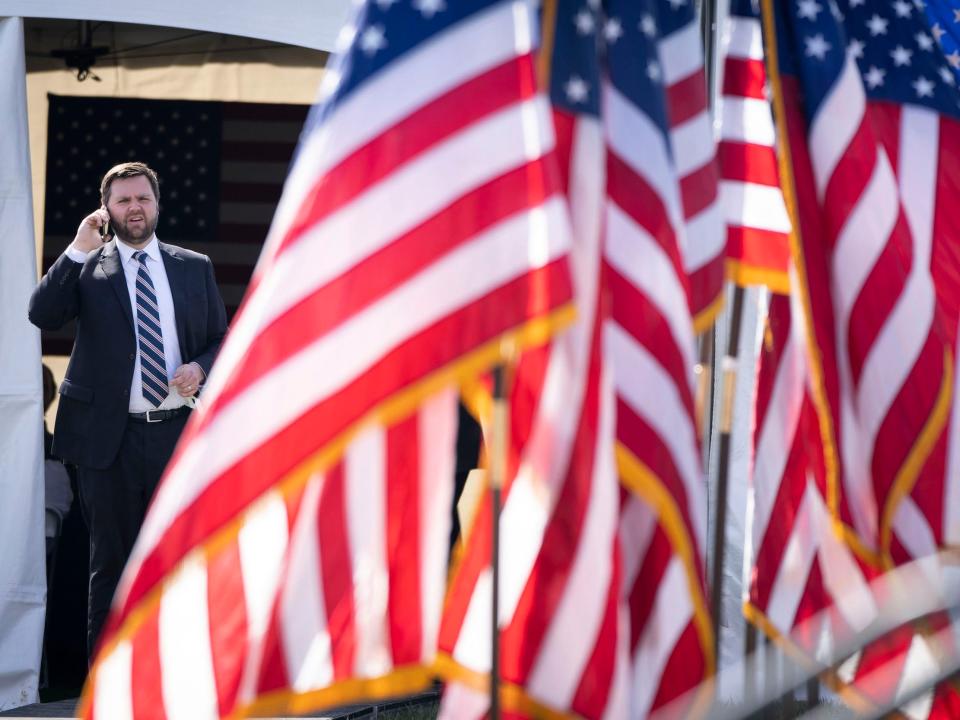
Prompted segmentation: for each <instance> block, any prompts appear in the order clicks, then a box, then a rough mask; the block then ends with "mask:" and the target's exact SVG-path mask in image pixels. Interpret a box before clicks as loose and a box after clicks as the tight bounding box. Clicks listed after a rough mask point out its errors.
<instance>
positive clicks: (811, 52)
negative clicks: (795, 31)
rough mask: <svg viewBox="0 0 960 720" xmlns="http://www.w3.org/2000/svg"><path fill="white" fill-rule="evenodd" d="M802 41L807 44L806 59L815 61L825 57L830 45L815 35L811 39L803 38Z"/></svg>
mask: <svg viewBox="0 0 960 720" xmlns="http://www.w3.org/2000/svg"><path fill="white" fill-rule="evenodd" d="M803 41H804V42H805V43H806V44H807V57H815V58H816V59H817V60H823V59H824V58H826V57H827V51H829V50H830V43H828V42H827V41H826V40H824V39H823V35H822V34H820V33H817V34H816V35H814V36H813V37H807V38H804V39H803Z"/></svg>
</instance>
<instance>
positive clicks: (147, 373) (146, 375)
mask: <svg viewBox="0 0 960 720" xmlns="http://www.w3.org/2000/svg"><path fill="white" fill-rule="evenodd" d="M142 357H149V356H148V355H146V354H144V355H143V356H142ZM140 373H141V374H142V375H143V376H144V379H146V380H152V381H153V382H155V383H156V384H157V385H158V386H160V387H161V388H164V389H166V387H167V385H166V383H165V382H163V381H162V380H160V379H159V378H157V376H156V375H154V374H153V373H152V372H151V371H150V368H148V367H147V366H146V365H141V366H140Z"/></svg>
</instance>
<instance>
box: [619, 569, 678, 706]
mask: <svg viewBox="0 0 960 720" xmlns="http://www.w3.org/2000/svg"><path fill="white" fill-rule="evenodd" d="M651 590H652V591H653V592H656V594H657V598H656V600H655V601H654V605H653V608H652V609H651V611H650V617H649V618H648V620H647V623H646V625H645V626H644V629H643V634H642V635H641V636H640V640H639V643H638V645H637V649H636V652H635V653H634V655H633V678H632V680H633V682H632V683H631V685H632V688H633V692H632V694H631V697H630V717H632V718H644V717H647V715H648V714H649V712H650V708H651V705H652V704H653V701H654V698H655V697H656V694H657V690H658V689H659V688H660V683H661V682H663V672H664V670H665V669H666V664H667V661H668V660H669V659H670V656H671V655H672V654H673V651H674V648H676V645H677V641H678V640H679V639H680V635H681V634H682V633H683V631H684V629H686V627H687V626H688V625H689V624H690V621H691V620H692V619H693V606H692V605H691V604H690V590H689V587H688V586H687V578H686V573H685V572H684V569H683V564H682V563H681V561H680V560H679V559H678V558H677V557H674V558H673V559H672V560H671V561H670V564H669V565H667V568H666V570H665V571H664V573H663V578H662V579H661V580H660V582H659V584H658V585H657V587H656V588H655V589H651Z"/></svg>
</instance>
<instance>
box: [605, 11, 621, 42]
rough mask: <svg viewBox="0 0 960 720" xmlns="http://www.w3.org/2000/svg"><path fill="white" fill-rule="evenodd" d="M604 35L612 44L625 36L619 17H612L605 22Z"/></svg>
mask: <svg viewBox="0 0 960 720" xmlns="http://www.w3.org/2000/svg"><path fill="white" fill-rule="evenodd" d="M603 37H605V38H606V40H607V42H608V43H610V44H611V45H612V44H613V43H615V42H616V41H617V40H619V39H620V38H621V37H623V25H621V24H620V20H619V18H615V17H612V18H610V19H609V20H607V22H606V23H604V26H603Z"/></svg>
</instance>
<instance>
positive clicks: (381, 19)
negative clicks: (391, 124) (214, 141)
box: [303, 0, 509, 137]
mask: <svg viewBox="0 0 960 720" xmlns="http://www.w3.org/2000/svg"><path fill="white" fill-rule="evenodd" d="M507 2H509V0H366V1H363V0H360V2H359V5H358V7H357V9H356V14H355V16H354V18H353V19H352V21H351V22H348V23H347V25H346V27H345V28H344V29H343V30H341V33H340V38H339V39H338V40H337V54H336V55H335V56H334V57H333V58H331V60H330V63H329V65H328V68H329V72H330V73H331V77H334V76H335V77H336V78H337V82H336V85H335V87H333V88H332V89H331V90H330V91H329V93H328V95H327V96H326V97H322V98H321V102H319V103H317V104H316V105H315V106H314V108H313V110H312V111H311V113H310V117H309V118H308V119H307V123H306V125H305V126H304V130H303V136H304V137H306V135H308V134H309V133H310V132H312V131H313V130H315V129H316V128H317V127H318V126H319V125H320V124H322V123H323V121H324V119H325V118H326V117H327V116H328V115H329V113H330V112H331V111H332V110H333V108H335V107H336V106H337V105H338V104H339V103H340V102H342V101H343V100H344V99H345V98H346V97H348V96H349V95H350V94H351V93H352V92H353V91H354V90H356V89H357V88H358V87H361V86H362V85H363V84H364V83H365V82H367V81H368V80H369V79H370V78H372V77H374V76H375V75H377V74H378V73H379V72H380V71H381V70H383V69H384V68H386V67H388V66H389V65H390V64H392V63H394V62H395V61H398V60H400V59H401V58H403V56H404V55H407V54H408V53H410V52H411V51H414V50H416V49H417V48H418V47H420V46H422V45H424V44H425V43H427V42H428V41H429V40H430V39H431V38H433V37H434V36H436V35H437V34H439V33H441V32H442V31H444V30H446V29H447V28H449V27H451V26H453V25H456V24H457V23H459V22H461V21H462V20H465V19H466V18H468V17H470V16H472V15H475V14H477V13H479V12H481V11H483V10H486V9H488V8H491V7H493V6H495V5H502V4H505V3H507ZM323 91H324V89H323V86H321V93H322V92H323Z"/></svg>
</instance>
